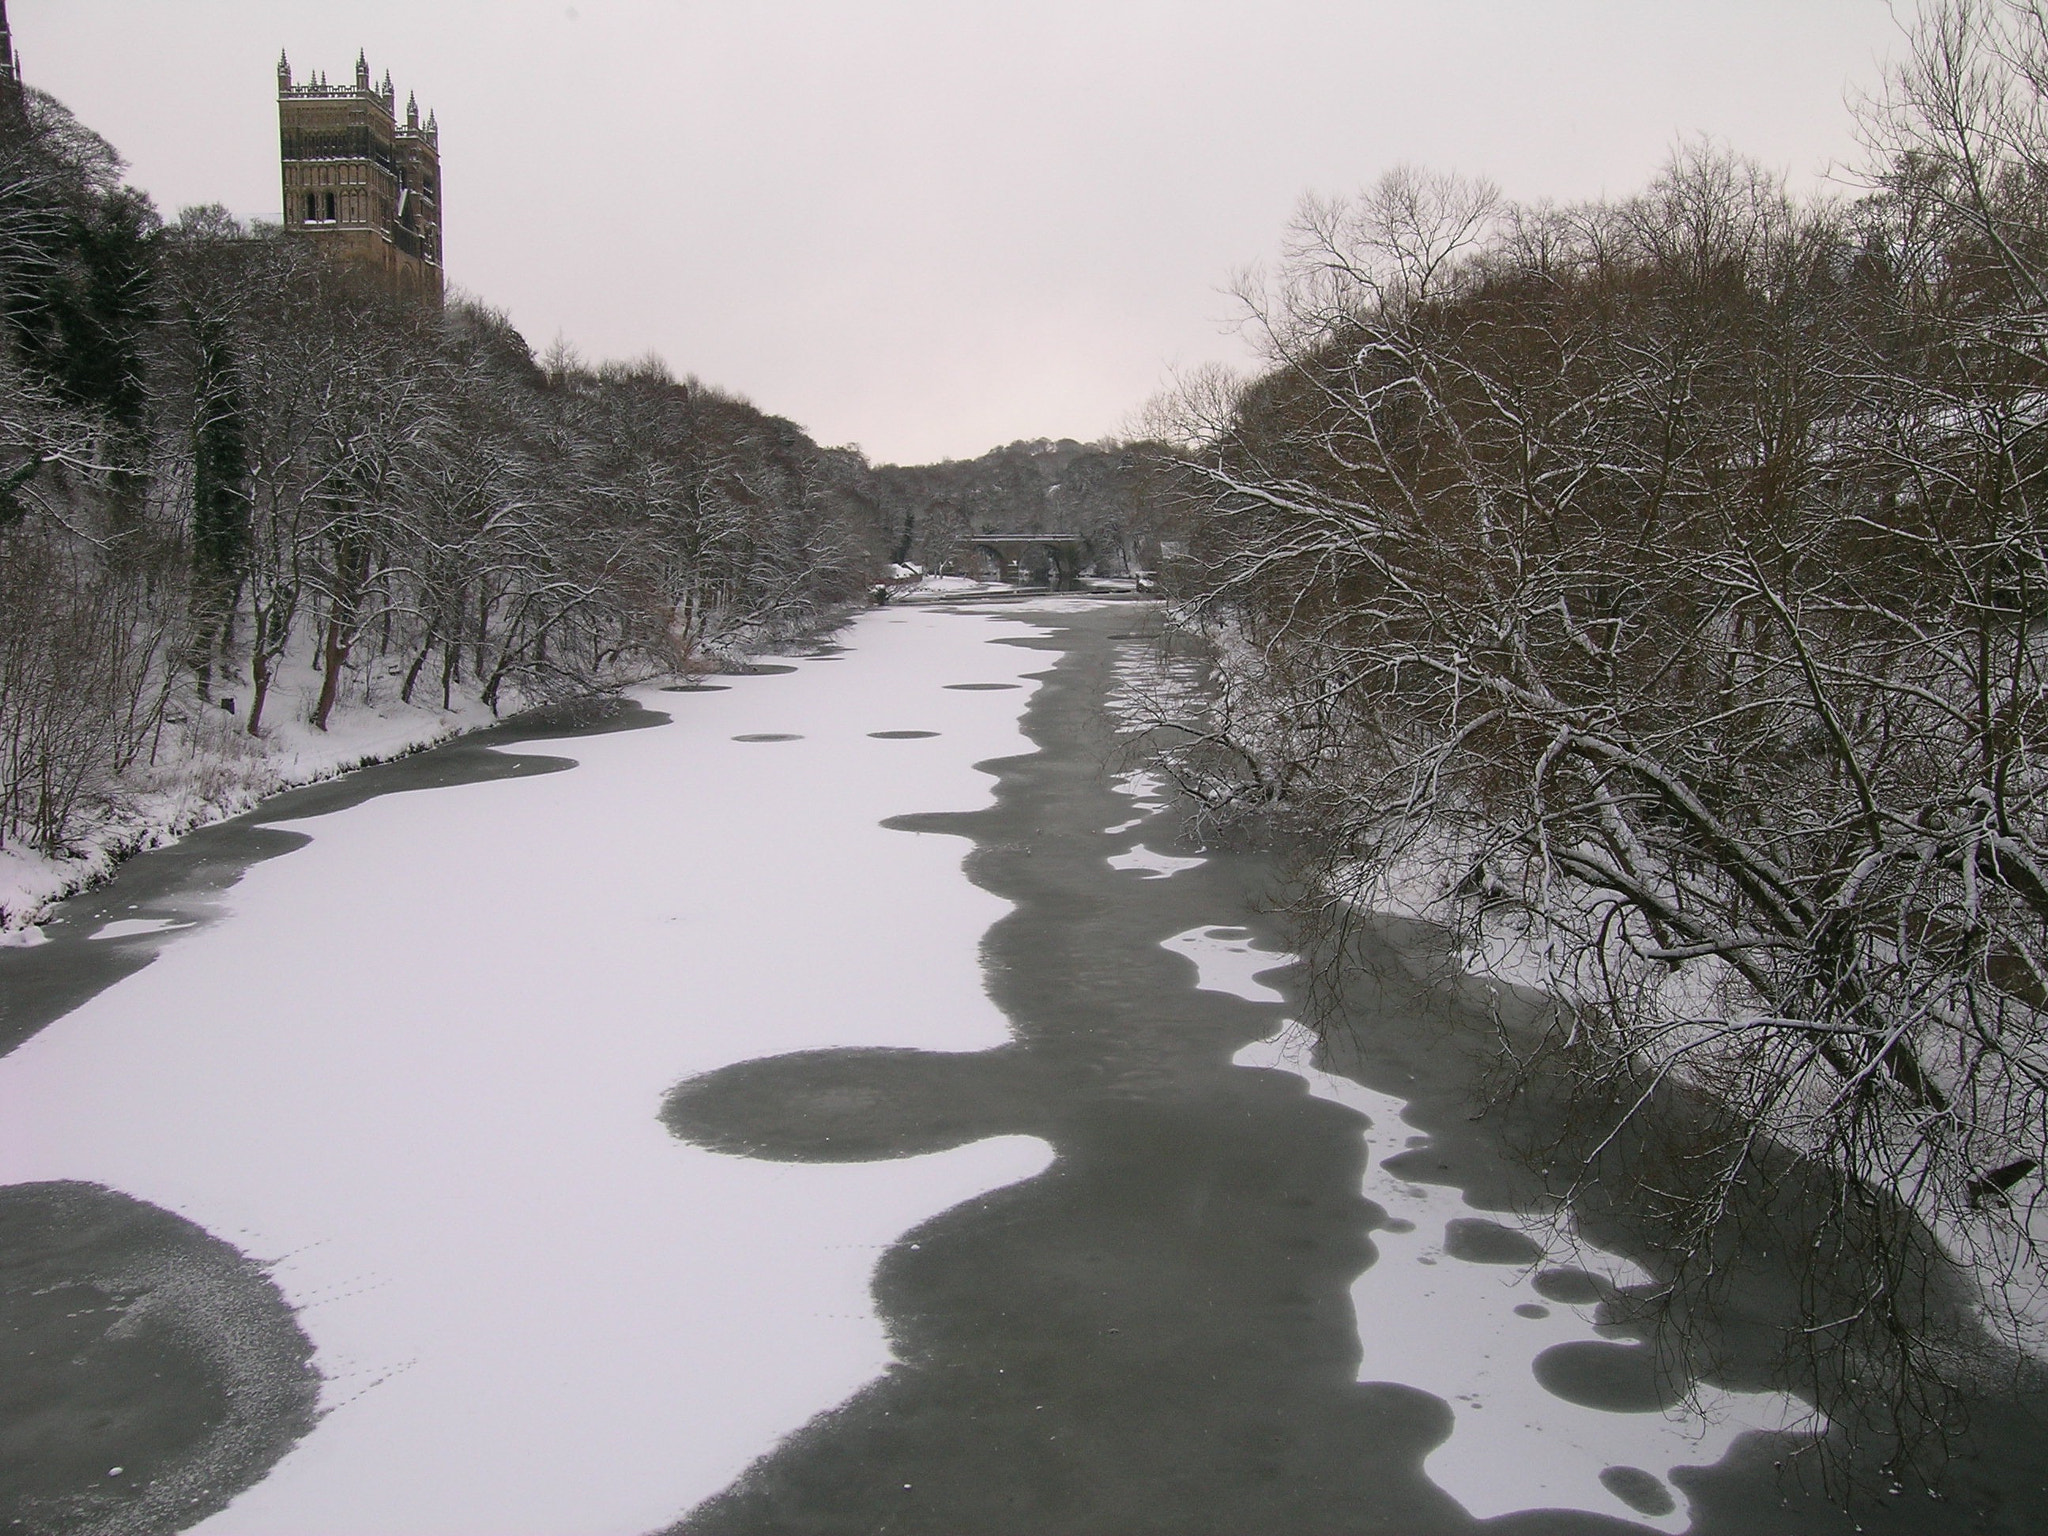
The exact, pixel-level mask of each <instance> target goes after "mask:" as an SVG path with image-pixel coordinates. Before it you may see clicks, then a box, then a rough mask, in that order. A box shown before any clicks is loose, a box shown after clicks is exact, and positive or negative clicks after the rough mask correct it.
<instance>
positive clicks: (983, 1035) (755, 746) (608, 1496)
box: [0, 610, 1049, 1536]
mask: <svg viewBox="0 0 2048 1536" xmlns="http://www.w3.org/2000/svg"><path fill="white" fill-rule="evenodd" d="M1030 633H1036V631H1035V630H1034V629H1032V628H1030V627H1029V626H1027V625H1024V624H1018V623H1015V622H1013V621H1008V620H993V619H991V618H989V617H987V616H975V615H948V614H940V613H935V612H929V611H922V612H920V611H901V612H899V611H896V610H882V611H881V612H878V613H876V614H873V615H870V616H868V617H867V618H865V619H863V620H862V621H861V622H860V623H859V624H857V625H856V626H855V628H854V629H853V631H852V632H851V634H850V635H848V636H847V637H846V638H847V639H848V641H849V642H850V644H851V647H852V649H851V651H850V652H849V653H848V654H846V655H845V656H844V657H843V658H842V659H841V660H839V661H838V662H835V663H832V664H829V665H828V664H824V663H822V662H810V661H804V660H800V659H799V660H797V661H796V662H795V665H796V668H797V670H796V671H795V672H793V673H790V674H788V675H782V676H766V677H735V678H729V679H726V681H727V682H728V683H729V684H730V685H731V686H730V689H729V691H725V692H715V693H714V692H707V693H699V694H661V693H650V694H648V695H647V696H646V702H648V703H649V704H650V705H652V706H653V707H656V708H660V709H666V710H669V711H670V712H672V714H673V715H674V722H673V724H671V725H669V726H667V727H664V728H660V729H656V730H645V731H632V732H625V733H621V734H617V735H609V736H596V737H590V738H585V739H581V740H576V741H573V742H568V743H564V744H562V745H561V746H560V747H559V748H557V749H556V750H559V751H561V752H563V753H565V754H566V755H569V756H572V757H575V758H577V759H578V760H579V761H580V762H581V764H582V766H581V767H580V768H578V769H577V770H575V771H574V772H570V773H559V774H551V775H546V776H541V777H534V778H519V779H506V780H501V781H499V782H495V783H490V784H482V785H471V786H467V787H463V788H459V789H453V790H435V791H427V792H418V793H411V794H402V795H394V796H388V797H385V798H382V799H377V800H372V801H369V802H367V803H365V804H363V805H360V806H357V807H355V808H353V809H351V810H347V811H343V812H340V813H337V814H335V815H332V816H326V817H321V818H317V819H313V820H309V821H306V822H303V823H300V824H298V825H299V830H302V831H304V832H306V833H308V834H309V835H310V836H311V837H312V839H313V841H312V842H311V843H310V844H309V845H308V846H306V847H305V848H302V849H300V850H298V851H296V852H294V853H292V854H290V855H288V856H286V857H283V858H278V859H274V860H271V861H270V862H268V863H264V864H261V865H258V866H257V867H255V868H254V869H252V870H251V871H250V872H249V874H248V876H247V877H246V878H245V879H244V880H243V881H242V882H241V883H240V884H239V885H237V886H236V887H234V888H233V890H231V891H230V892H229V893H228V901H229V903H230V905H231V908H232V915H231V916H229V917H228V918H227V919H226V920H224V921H222V922H220V923H217V924H214V925H211V926H209V927H207V928H205V929H203V930H201V931H199V932H196V933H193V934H191V935H188V936H186V937H184V938H183V939H182V940H180V941H179V942H177V943H175V944H173V945H171V946H170V947H169V948H168V949H167V950H166V951H165V952H164V954H163V955H162V956H161V957H160V958H159V959H158V960H157V962H156V963H155V964H154V965H152V966H150V967H149V968H147V969H146V970H143V971H141V972H139V973H138V974H136V975H135V976H133V977H131V978H129V979H127V980H126V981H124V982H122V983H120V984H119V985H117V986H115V987H113V988H111V989H109V990H108V991H107V992H105V993H103V994H102V995H101V996H99V997H98V998H96V999H95V1000H94V1001H93V1002H91V1003H89V1004H87V1005H86V1006H85V1007H83V1008H81V1009H79V1010H78V1011H77V1012H76V1013H74V1014H72V1015H70V1016H69V1017H67V1018H65V1019H63V1020H60V1021H59V1022H58V1023H57V1024H55V1025H52V1026H51V1027H50V1028H49V1029H47V1030H45V1031H44V1032H43V1033H42V1034H41V1035H39V1036H38V1037H36V1038H35V1039H34V1040H32V1041H30V1042H29V1043H28V1044H27V1045H26V1046H24V1047H23V1048H22V1049H20V1050H18V1051H17V1052H15V1053H14V1054H13V1055H12V1056H10V1057H8V1058H6V1059H5V1061H4V1062H0V1181H4V1182H12V1181H18V1180H31V1179H86V1180H94V1181H98V1182H101V1183H104V1184H107V1185H110V1186H112V1187H114V1188H116V1189H119V1190H122V1191H124V1192H126V1193H128V1194H131V1195H134V1196H137V1197H139V1198H141V1199H145V1200H150V1201H154V1202H156V1203H157V1204H159V1205H163V1206H166V1207H168V1208H169V1209H171V1210H173V1211H176V1212H178V1213H179V1214H181V1215H183V1216H186V1217H188V1218H190V1219H191V1220H193V1221H196V1222H198V1223H200V1224H201V1225H202V1226H204V1227H206V1228H207V1229H208V1230H209V1231H211V1232H214V1233H216V1234H217V1235H219V1236H221V1237H223V1238H226V1239H228V1240H230V1241H232V1242H234V1243H236V1244H237V1245H239V1246H240V1247H242V1248H243V1249H244V1250H245V1251H247V1252H249V1253H251V1254H253V1255H255V1256H256V1257H258V1258H260V1259H265V1260H270V1261H274V1262H275V1266H276V1268H275V1273H276V1277H277V1279H278V1281H279V1283H280V1284H281V1285H282V1286H283V1288H284V1290H285V1292H286V1293H287V1295H288V1296H289V1297H290V1298H291V1300H292V1301H293V1302H294V1303H296V1304H298V1305H299V1306H300V1307H301V1308H302V1309H303V1310H302V1312H301V1319H302V1323H303V1326H304V1327H305V1328H306V1330H307V1331H308V1333H309V1334H310V1335H311V1337H312V1338H313V1340H314V1342H315V1344H316V1345H317V1347H318V1351H319V1353H318V1364H319V1366H320V1368H321V1369H322V1370H323V1371H324V1372H325V1373H327V1376H328V1377H329V1381H328V1387H327V1391H326V1394H325V1396H324V1399H323V1400H324V1402H325V1404H326V1405H327V1406H328V1407H329V1408H330V1409H331V1411H330V1412H329V1413H328V1414H327V1416H326V1417H325V1418H324V1419H323V1420H322V1421H321V1423H320V1425H319V1427H318V1428H317V1429H315V1430H314V1432H313V1433H312V1434H311V1435H310V1436H309V1437H308V1438H307V1439H306V1440H305V1441H304V1442H302V1443H301V1445H300V1446H299V1447H298V1448H297V1449H296V1450H295V1451H293V1452H292V1453H291V1454H290V1455H289V1456H287V1457H286V1458H285V1460H284V1461H283V1462H281V1463H280V1464H279V1465H278V1467H277V1469H276V1470H275V1471H274V1472H273V1473H272V1474H271V1476H270V1477H269V1478H268V1479H267V1480H266V1481H264V1482H262V1483H260V1484H258V1485H257V1486H256V1487H255V1488H253V1489H251V1490H250V1491H249V1492H248V1493H246V1494H245V1495H243V1496H242V1498H240V1499H239V1500H237V1501H236V1502H235V1504H234V1505H232V1506H231V1507H230V1508H229V1509H227V1510H226V1511H224V1512H223V1513H221V1514H220V1515H219V1516H217V1517H215V1518H214V1519H213V1520H211V1521H209V1522H208V1523H207V1524H206V1525H205V1526H204V1527H203V1529H204V1530H206V1531H209V1532H215V1533H222V1536H225V1533H230V1532H250V1533H260V1536H277V1533H279V1532H286V1531H289V1532H292V1533H294V1536H318V1533H330V1532H331V1533H338V1536H339V1533H345V1536H362V1533H364V1532H370V1531H375V1532H378V1533H382V1536H401V1533H449V1536H453V1533H464V1536H475V1533H478V1532H485V1531H488V1532H491V1533H493V1536H517V1533H524V1532H532V1533H536V1536H563V1533H567V1532H621V1533H625V1532H639V1531H645V1530H648V1529H651V1528H654V1527H657V1526H660V1525H663V1524H665V1523H666V1522H668V1521H670V1520H673V1519H674V1518H676V1517H677V1516H678V1515H679V1514H681V1513H682V1512H683V1511H684V1510H686V1509H687V1508H689V1507H690V1506H691V1505H692V1504H693V1503H695V1502H696V1501H698V1500H699V1499H701V1498H703V1497H705V1496H707V1495H709V1494H711V1493H713V1492H715V1491H716V1490H718V1489H719V1488H721V1487H723V1486H724V1485H725V1484H726V1483H727V1482H728V1481H729V1480H730V1479H731V1477H732V1476H733V1475H734V1474H735V1473H737V1472H738V1471H739V1470H740V1469H741V1468H742V1467H743V1466H744V1465H745V1464H746V1463H747V1462H748V1461H750V1460H751V1459H752V1458H753V1457H755V1456H757V1455H759V1454H761V1453H762V1452H763V1451H765V1450H767V1449H768V1448H769V1446H770V1445H771V1444H772V1443H773V1442H774V1440H775V1439H776V1438H777V1437H778V1436H780V1435H781V1434H783V1433H786V1432H787V1431H789V1430H791V1429H793V1428H795V1427H796V1426H797V1425H799V1424H801V1423H802V1422H803V1421H804V1420H805V1419H807V1418H808V1417H810V1416H811V1415H813V1414H815V1413H817V1412H819V1411H821V1410H823V1409H825V1408H828V1407H830V1406H832V1405H834V1404H835V1403H838V1402H839V1401H841V1400H843V1399H844V1398H845V1397H846V1396H847V1395H848V1394H849V1393H851V1392H852V1391H854V1390H856V1389H857V1388H858V1387H859V1386H860V1385H861V1384H862V1383H864V1382H865V1381H867V1380H869V1379H871V1378H872V1377H873V1376H874V1375H875V1374H876V1372H877V1371H878V1370H880V1369H881V1368H882V1367H883V1366H884V1364H885V1363H886V1362H887V1360H888V1349H887V1345H886V1342H885V1340H884V1337H883V1333H882V1330H881V1328H880V1326H879V1324H878V1322H877V1320H876V1318H875V1315H874V1311H873V1307H872V1304H871V1302H870V1299H869V1296H868V1281H869V1276H870V1272H871V1270H872V1267H873V1263H874V1259H875V1256H876V1254H877V1252H878V1251H879V1250H880V1249H881V1248H883V1247H884V1246H886V1245H887V1244H888V1243H889V1242H890V1241H891V1240H892V1239H893V1238H895V1237H896V1236H897V1235H898V1234H900V1233H901V1232H902V1231H904V1230H905V1229H906V1228H908V1227H910V1226H912V1225H914V1224H915V1223H917V1222H919V1221H921V1220H923V1219H925V1218H927V1217H929V1216H931V1215H933V1214H936V1213H937V1212H939V1211H942V1210H945V1209H947V1208H949V1207H951V1206H954V1205H956V1204H958V1203H960V1202H961V1201H963V1200H965V1199H968V1198H971V1197H972V1196H973V1195H975V1194H976V1193H978V1192H980V1191H983V1190H986V1189H989V1188H992V1187H995V1186H998V1185H1000V1184H1003V1183H1006V1182H1009V1181H1012V1180H1015V1179H1018V1178H1021V1177H1025V1176H1028V1175H1030V1174H1032V1173H1035V1172H1037V1171H1038V1170H1039V1169H1040V1168H1042V1167H1043V1166H1044V1165H1045V1164H1046V1162H1047V1161H1048V1158H1049V1152H1048V1150H1047V1149H1046V1148H1045V1146H1044V1145H1043V1144H1042V1143H1040V1142H1037V1141H1035V1140H1031V1139H1028V1138H1024V1137H1008V1138H1003V1139H1000V1140H994V1141H984V1142H981V1143H978V1144H975V1145H972V1146H968V1147H963V1148H961V1149H959V1150H957V1151H953V1152H948V1153H945V1154H943V1155H939V1156H933V1157H922V1158H911V1159H905V1160H902V1161H897V1162H881V1163H873V1164H864V1165H842V1166H821V1165H795V1164H777V1163H769V1162H760V1161H751V1160H747V1159H742V1158H731V1157H721V1156H718V1155H715V1154H713V1153H709V1152H704V1151H701V1150H698V1149H696V1148H693V1147H690V1146H687V1145H685V1144H683V1143H682V1142H679V1141H677V1140H675V1139H674V1138H672V1137H670V1136H669V1135H668V1134H667V1133H666V1132H665V1131H664V1130H663V1128H662V1127H661V1125H660V1124H659V1123H658V1122H657V1121H656V1118H655V1115H656V1111H657V1109H658V1107H659V1105H660V1103H661V1099H662V1095H663V1093H664V1092H665V1091H666V1090H667V1089H668V1088H669V1087H670V1086H671V1085H672V1084H674V1083H675V1082H676V1081H678V1080H679V1079H682V1078H684V1077H686V1076H689V1075H692V1074H695V1073H699V1072H703V1071H707V1070H709V1069H711V1068H714V1067H718V1066H722V1065H725V1064H727V1063H730V1062H733V1061H738V1060H744V1059H749V1058H753V1057H757V1056H766V1055H772V1054H775V1053H779V1052H784V1051H791V1050H800V1049H806V1048H812V1047H820V1046H843V1045H882V1046H919V1047H926V1048H934V1049H941V1050H976V1049H982V1048H985V1047H988V1046H991V1045H995V1044H998V1043H1000V1042H1002V1041H1003V1040H1006V1039H1007V1038H1008V1032H1007V1030H1006V1028H1005V1025H1004V1021H1003V1018H1002V1016H1001V1015H1000V1014H999V1013H998V1012H997V1010H996V1009H995V1008H994V1006H993V1005H992V1004H991V1003H990V1002H989V1001H988V1000H987V998H986V996H985V993H984V990H983V985H982V977H981V974H980V968H979V962H978V958H977V957H978V948H979V943H980V939H981V936H982V934H983V933H984V932H985V931H986V930H987V928H988V927H989V925H990V924H991V923H993V922H994V921H995V920H996V919H997V918H999V917H1001V916H1002V915H1003V913H1004V912H1005V911H1007V910H1008V906H1007V904H1006V903H1004V902H1002V901H1000V900H998V899H997V898H995V897H993V896H990V895H988V894H987V893H985V892H983V891H981V890H979V889H977V888H975V887H973V886H972V885H970V884H969V883H968V882H967V880H966V878H965V876H964V875H963V874H962V872H961V868H960V865H961V860H962V856H963V854H964V853H965V851H966V846H967V845H966V844H965V842H964V841H962V840H961V839H959V838H954V837H948V836H942V835H912V834H909V833H904V832H895V831H889V830H886V829H884V828H882V827H881V826H879V825H878V823H879V822H880V821H881V820H882V819H883V818H884V817H887V816H891V815H896V814H900V813H903V812H912V811H938V810H948V809H971V808H974V807H978V806H980V805H984V804H986V803H988V799H989V787H990V784H991V782H992V781H991V780H990V779H989V778H988V777H987V776H985V775H983V774H980V773H978V772H976V771H974V769H973V768H972V766H971V765H972V764H974V763H976V762H978V761H982V760H985V759H988V758H991V757H999V756H1004V755H1008V754H1014V753H1018V752H1022V751H1027V750H1029V749H1030V744H1029V742H1028V740H1027V739H1026V738H1025V737H1024V736H1023V734H1022V733H1021V732H1020V731H1019V730H1018V728H1017V717H1018V713H1019V709H1020V706H1021V704H1022V702H1023V701H1024V700H1025V699H1027V698H1028V697H1029V693H1028V692H1027V691H1022V690H1017V691H1009V692H981V691H976V692H963V691H952V690H948V689H947V688H946V687H945V686H944V685H945V684H948V683H957V682H961V681H968V680H972V681H990V680H994V681H1016V682H1022V681H1024V674H1025V673H1026V672H1027V671H1032V670H1038V669H1043V668H1044V667H1046V666H1047V665H1048V664H1049V659H1048V658H1047V657H1045V656H1044V655H1042V654H1040V653H1038V652H1034V651H1030V650H1025V649H1022V648H1020V647H1016V646H1007V645H996V644H991V643H990V642H992V641H994V640H997V639H999V638H1001V637H1003V636H1006V635H1021V634H1030ZM913 729H914V730H928V731H936V732H938V733H939V734H938V735H937V736H935V737H932V738H929V739H924V740H914V741H906V740H893V741H891V740H874V739H871V738H870V737H869V735H868V733H869V732H871V731H877V730H913ZM743 735H798V736H801V738H802V739H801V740H784V741H774V742H767V743H761V742H754V743H749V742H741V741H735V740H733V739H732V738H734V737H736V736H743ZM520 750H521V751H528V750H540V751H546V750H548V747H547V746H546V745H545V744H542V745H540V746H538V747H537V748H529V747H522V748H520Z"/></svg>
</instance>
